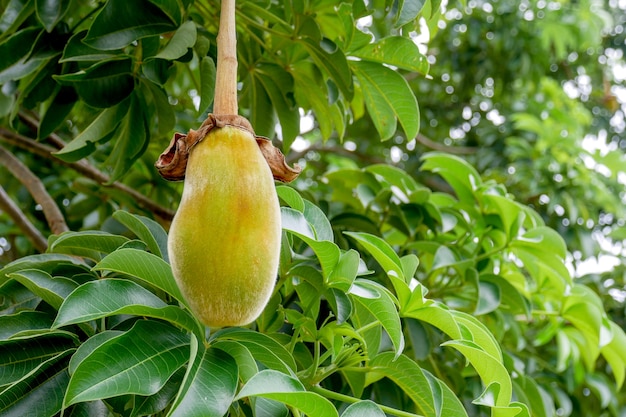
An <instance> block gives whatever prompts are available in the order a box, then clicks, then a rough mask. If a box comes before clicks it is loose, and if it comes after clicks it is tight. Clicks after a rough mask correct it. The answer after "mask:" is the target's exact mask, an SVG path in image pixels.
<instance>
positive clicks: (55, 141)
mask: <svg viewBox="0 0 626 417" xmlns="http://www.w3.org/2000/svg"><path fill="white" fill-rule="evenodd" d="M18 117H19V118H20V120H21V121H22V122H23V123H24V124H25V125H26V126H28V127H30V128H31V130H32V131H33V132H38V131H39V121H38V120H37V119H36V118H35V117H33V116H31V115H28V114H26V113H25V112H23V111H20V112H19V113H18ZM46 140H47V141H48V142H50V143H51V144H52V145H54V147H55V148H57V150H59V149H63V147H64V146H65V141H64V140H63V139H61V137H60V136H59V135H57V134H56V133H50V134H49V135H48V137H47V138H46Z"/></svg>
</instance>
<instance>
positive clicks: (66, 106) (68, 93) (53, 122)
mask: <svg viewBox="0 0 626 417" xmlns="http://www.w3.org/2000/svg"><path fill="white" fill-rule="evenodd" d="M77 100H78V96H77V95H76V92H75V91H74V89H73V88H71V87H61V88H59V91H58V92H57V93H56V95H55V96H54V98H53V99H52V102H51V103H50V105H49V106H48V108H47V109H46V112H45V113H44V115H43V117H42V118H41V122H40V123H39V129H38V130H37V139H39V140H42V139H45V138H47V137H48V136H49V135H50V134H51V133H52V132H54V131H55V130H56V129H57V128H58V127H59V126H60V125H61V124H62V123H64V122H65V121H66V120H67V117H68V115H69V114H70V112H71V111H72V108H74V104H76V101H77Z"/></svg>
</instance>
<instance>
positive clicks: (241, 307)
mask: <svg viewBox="0 0 626 417" xmlns="http://www.w3.org/2000/svg"><path fill="white" fill-rule="evenodd" d="M192 132H193V131H192ZM193 133H198V132H193ZM190 134H191V133H190ZM280 239H281V223H280V207H279V203H278V197H277V195H276V189H275V186H274V179H273V175H272V172H271V170H270V167H269V165H268V163H267V162H266V160H265V158H264V156H263V153H262V152H261V149H260V148H259V145H258V144H257V140H256V138H255V136H254V135H253V134H252V133H251V132H250V131H249V130H247V129H245V128H242V127H238V126H232V125H225V126H223V127H215V128H213V129H211V130H210V131H208V133H206V135H205V136H204V137H203V138H202V139H201V140H199V141H198V142H197V143H195V144H194V145H193V146H192V149H191V150H190V152H189V157H188V161H187V165H186V171H185V185H184V188H183V195H182V199H181V202H180V206H179V207H178V211H177V212H176V215H175V217H174V220H173V222H172V225H171V228H170V232H169V238H168V251H169V257H170V262H171V266H172V271H173V273H174V277H175V279H176V281H177V283H178V286H179V287H180V289H181V291H182V293H183V295H184V297H185V298H186V300H187V301H188V303H189V305H190V308H191V309H192V310H193V311H194V313H195V314H196V316H197V317H198V318H199V319H200V320H201V321H202V322H203V323H204V324H206V325H207V326H211V327H223V326H237V325H244V324H248V323H250V322H252V321H253V320H255V319H256V318H257V317H258V316H259V315H260V314H261V312H262V311H263V308H264V307H265V305H266V304H267V302H268V300H269V298H270V296H271V294H272V290H273V288H274V282H275V280H276V274H277V270H278V261H279V254H280Z"/></svg>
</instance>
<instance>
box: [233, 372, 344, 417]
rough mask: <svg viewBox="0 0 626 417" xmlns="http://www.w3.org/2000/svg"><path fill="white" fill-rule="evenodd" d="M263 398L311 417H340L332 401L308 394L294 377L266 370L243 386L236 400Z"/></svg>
mask: <svg viewBox="0 0 626 417" xmlns="http://www.w3.org/2000/svg"><path fill="white" fill-rule="evenodd" d="M245 397H263V398H268V399H270V400H275V401H279V402H281V403H284V404H286V405H288V406H290V407H294V408H297V409H298V410H300V411H302V412H304V413H305V414H306V415H307V416H309V417H333V416H336V417H339V414H338V413H337V410H336V409H335V407H334V406H333V405H332V403H331V402H330V401H328V400H327V399H326V398H324V397H322V396H321V395H319V394H316V393H314V392H307V391H305V389H304V386H303V385H302V383H301V382H300V381H299V380H297V379H296V378H294V377H291V376H289V375H286V374H283V373H281V372H278V371H274V370H271V369H266V370H263V371H261V372H259V373H258V374H256V375H255V376H254V377H252V379H250V380H249V381H248V382H247V383H246V385H244V386H243V388H242V389H241V391H239V394H237V397H236V399H241V398H245Z"/></svg>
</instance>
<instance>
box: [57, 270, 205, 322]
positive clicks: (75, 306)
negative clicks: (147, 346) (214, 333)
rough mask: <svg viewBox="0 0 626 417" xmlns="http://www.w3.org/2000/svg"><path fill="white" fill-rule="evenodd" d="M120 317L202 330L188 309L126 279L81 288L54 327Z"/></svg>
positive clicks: (74, 294) (92, 283)
mask: <svg viewBox="0 0 626 417" xmlns="http://www.w3.org/2000/svg"><path fill="white" fill-rule="evenodd" d="M116 314H131V315H135V316H145V317H153V318H158V319H163V320H167V321H169V322H170V323H172V324H175V325H177V326H180V327H182V328H183V329H186V330H189V331H194V330H196V329H197V327H198V326H197V324H196V321H195V320H194V318H193V317H192V316H191V315H190V314H189V313H188V312H187V311H186V310H182V309H181V308H180V307H177V306H172V305H167V304H166V303H165V302H164V301H163V300H161V299H160V298H159V297H157V296H156V295H154V294H153V293H151V292H150V291H148V290H147V289H145V288H143V287H142V286H140V285H139V284H136V283H134V282H132V281H128V280H122V279H100V280H97V281H90V282H87V283H85V284H83V285H81V286H80V287H78V288H77V289H76V290H74V291H73V292H72V293H71V294H70V295H69V296H68V297H67V298H66V299H65V302H64V303H63V305H62V306H61V308H60V309H59V314H58V315H57V318H56V320H55V321H54V325H53V327H62V326H67V325H70V324H76V323H84V322H87V321H90V320H97V319H100V318H102V317H108V316H112V315H116Z"/></svg>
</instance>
